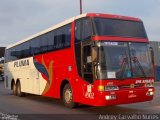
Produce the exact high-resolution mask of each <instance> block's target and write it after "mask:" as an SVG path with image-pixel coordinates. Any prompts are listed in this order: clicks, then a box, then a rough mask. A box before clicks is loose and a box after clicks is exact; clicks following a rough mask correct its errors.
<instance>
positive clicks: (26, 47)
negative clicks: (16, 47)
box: [21, 41, 30, 58]
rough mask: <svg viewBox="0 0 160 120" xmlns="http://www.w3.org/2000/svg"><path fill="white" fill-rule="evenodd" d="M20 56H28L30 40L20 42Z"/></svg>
mask: <svg viewBox="0 0 160 120" xmlns="http://www.w3.org/2000/svg"><path fill="white" fill-rule="evenodd" d="M21 53H22V55H21V57H22V58H25V57H29V56H30V41H28V42H25V43H23V44H21Z"/></svg>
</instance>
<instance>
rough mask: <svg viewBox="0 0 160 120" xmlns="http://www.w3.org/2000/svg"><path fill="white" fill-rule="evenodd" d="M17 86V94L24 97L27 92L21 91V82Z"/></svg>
mask: <svg viewBox="0 0 160 120" xmlns="http://www.w3.org/2000/svg"><path fill="white" fill-rule="evenodd" d="M16 87H17V96H19V97H24V95H25V94H24V93H23V92H22V91H21V83H20V82H18V83H17V85H16Z"/></svg>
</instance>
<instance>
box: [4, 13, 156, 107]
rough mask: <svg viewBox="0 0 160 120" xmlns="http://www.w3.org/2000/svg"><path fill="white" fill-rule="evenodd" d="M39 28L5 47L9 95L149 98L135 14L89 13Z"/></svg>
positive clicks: (92, 101) (147, 64) (146, 52)
mask: <svg viewBox="0 0 160 120" xmlns="http://www.w3.org/2000/svg"><path fill="white" fill-rule="evenodd" d="M41 33H43V34H37V36H33V37H31V38H32V39H27V40H24V41H22V42H20V43H17V44H15V45H12V46H11V47H8V48H7V49H6V58H7V59H6V62H5V86H6V87H7V88H9V89H12V90H13V94H15V95H18V96H23V95H24V93H31V94H37V95H43V96H48V97H53V98H59V99H62V100H63V102H64V104H65V105H66V106H68V107H76V106H77V105H78V104H79V103H81V104H88V105H92V106H109V105H119V104H129V103H136V102H143V101H150V100H152V99H153V95H154V86H153V84H154V73H153V62H152V61H153V60H152V54H151V53H152V51H151V49H150V46H149V43H148V38H147V35H146V32H145V29H144V25H143V23H142V21H141V20H140V19H137V18H132V17H125V16H119V15H109V14H95V13H89V14H83V15H80V16H77V17H74V18H72V19H70V20H68V21H67V22H66V21H65V22H63V23H61V24H59V25H57V26H56V27H53V28H51V29H48V30H46V31H45V32H41ZM24 54H25V55H24Z"/></svg>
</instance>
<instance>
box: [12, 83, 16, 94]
mask: <svg viewBox="0 0 160 120" xmlns="http://www.w3.org/2000/svg"><path fill="white" fill-rule="evenodd" d="M12 92H13V95H15V96H16V95H17V88H16V84H15V83H13V91H12Z"/></svg>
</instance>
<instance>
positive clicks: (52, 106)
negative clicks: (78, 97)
mask: <svg viewBox="0 0 160 120" xmlns="http://www.w3.org/2000/svg"><path fill="white" fill-rule="evenodd" d="M155 89H156V91H155V96H154V99H153V100H152V101H149V102H141V103H134V104H126V105H118V106H109V107H92V106H87V105H81V106H80V107H78V108H76V109H70V108H66V107H65V106H64V105H63V103H62V101H61V100H57V99H53V98H47V97H42V96H36V95H27V96H26V97H21V98H20V97H17V96H14V95H12V92H11V91H10V90H7V89H5V88H4V84H3V81H0V119H3V120H5V118H7V117H8V118H15V120H16V119H22V120H23V119H24V120H35V119H38V120H40V119H42V120H44V119H46V120H50V119H55V120H57V119H65V120H68V119H69V120H72V119H76V120H78V119H80V120H82V119H83V120H84V119H96V120H99V119H108V120H112V119H115V118H114V116H112V115H115V114H116V115H121V114H122V115H123V114H130V115H133V114H136V115H139V114H140V115H144V114H152V115H153V114H154V115H158V114H160V83H155ZM103 115H105V116H103ZM106 115H109V116H106ZM104 117H105V118H104ZM111 117H113V118H111ZM119 117H120V116H119ZM153 117H155V118H158V116H153ZM117 118H118V117H117ZM119 119H120V118H119ZM121 119H123V118H121ZM137 119H138V118H137ZM158 119H159V118H158ZM9 120H10V119H9ZM115 120H116V119H115Z"/></svg>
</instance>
